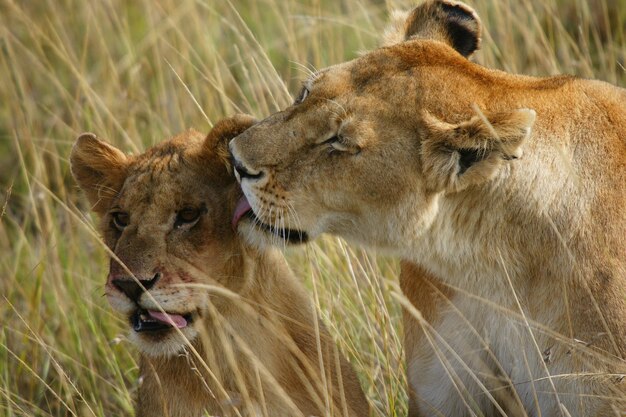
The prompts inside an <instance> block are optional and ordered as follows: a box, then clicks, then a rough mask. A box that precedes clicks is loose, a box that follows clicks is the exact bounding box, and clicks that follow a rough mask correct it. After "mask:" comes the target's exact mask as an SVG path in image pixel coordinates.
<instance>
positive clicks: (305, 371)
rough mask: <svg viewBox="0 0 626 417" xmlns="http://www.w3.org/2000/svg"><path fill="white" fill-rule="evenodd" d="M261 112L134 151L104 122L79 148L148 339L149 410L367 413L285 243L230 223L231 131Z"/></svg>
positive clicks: (84, 179) (115, 276) (112, 291)
mask: <svg viewBox="0 0 626 417" xmlns="http://www.w3.org/2000/svg"><path fill="white" fill-rule="evenodd" d="M253 122H254V120H253V119H252V118H251V117H248V116H242V115H240V116H235V117H233V118H229V119H225V120H223V121H221V122H219V123H218V124H217V125H216V126H215V127H214V129H213V130H212V131H211V133H209V135H208V136H207V137H205V136H204V135H202V134H200V133H198V132H195V131H193V130H189V131H187V132H184V133H182V134H180V135H178V136H175V137H174V138H171V139H168V140H165V141H163V142H161V143H160V144H158V145H156V146H154V147H152V148H150V149H148V150H147V151H146V152H145V153H143V154H140V155H135V156H128V155H125V154H124V153H122V152H121V151H119V150H118V149H116V148H114V147H113V146H111V145H109V144H107V143H105V142H103V141H101V140H99V139H98V138H96V136H95V135H93V134H83V135H81V136H80V137H79V138H78V140H77V141H76V144H75V146H74V148H73V150H72V155H71V166H72V172H73V174H74V176H75V178H76V180H77V181H78V183H79V185H80V187H81V188H82V189H83V190H84V191H85V193H86V194H87V197H88V199H89V202H90V204H91V207H92V209H93V210H94V211H95V212H96V213H98V214H99V216H100V217H101V223H100V229H101V232H102V235H103V238H104V241H105V243H106V245H107V246H108V248H109V250H110V251H111V253H112V259H111V263H110V268H109V274H108V277H107V280H106V286H105V291H106V295H107V297H108V299H109V301H110V304H111V306H112V307H113V308H114V309H115V310H116V311H117V312H118V313H120V314H121V315H123V316H124V317H125V319H126V320H127V321H128V326H129V329H128V330H129V338H130V340H131V341H133V342H134V344H135V345H136V346H137V347H138V348H139V351H140V352H141V369H140V373H141V381H142V382H141V385H140V388H139V392H138V396H137V407H136V414H137V416H138V417H157V416H165V415H167V416H172V417H174V416H180V417H183V416H184V417H193V416H200V415H204V412H205V411H208V412H209V413H210V415H220V416H231V415H233V416H234V415H243V416H258V415H262V414H259V412H261V411H260V410H264V411H263V412H264V413H267V415H269V416H284V417H291V416H310V415H333V416H354V417H361V416H366V415H367V414H368V405H367V401H366V400H365V397H364V395H363V392H362V391H361V388H360V386H359V384H358V381H357V377H356V374H355V372H354V370H353V369H352V367H351V366H350V365H349V364H348V362H347V361H346V360H345V358H344V357H343V356H342V355H341V354H339V353H337V352H336V351H335V350H336V346H335V345H334V343H333V342H332V340H331V338H330V335H329V334H328V332H327V331H326V329H325V328H324V327H323V326H322V327H321V328H320V329H319V334H320V341H319V343H320V347H321V348H320V351H321V353H322V358H319V357H318V350H317V348H314V347H315V346H317V344H318V341H317V339H316V336H315V334H316V324H315V323H317V322H318V321H317V319H316V318H315V316H314V315H315V309H314V307H313V305H312V303H311V302H310V300H309V298H308V297H307V294H306V293H305V291H304V290H303V287H302V285H301V284H300V283H299V281H298V280H297V279H295V278H294V277H293V276H292V273H291V271H290V270H289V268H288V266H287V264H286V263H285V260H284V259H283V257H282V255H281V254H280V253H279V252H277V251H276V250H273V249H267V250H256V249H255V248H252V247H250V246H249V245H247V244H245V243H243V242H241V240H240V239H239V237H238V235H237V232H236V230H234V229H233V228H232V226H231V218H232V215H233V211H234V209H235V205H236V202H237V201H238V200H239V198H240V196H241V191H240V189H239V187H238V185H237V184H236V182H235V179H234V176H233V175H232V172H231V168H230V166H229V163H228V161H229V156H228V152H227V149H226V143H227V141H228V140H229V139H231V138H232V137H234V136H236V135H237V134H239V133H241V132H243V131H244V130H245V129H246V128H247V127H249V126H250V125H251V124H252V123H253ZM320 363H324V366H325V368H324V369H320V366H319V364H320ZM321 372H324V375H323V376H322V373H321ZM323 381H327V383H323ZM263 415H264V414H263Z"/></svg>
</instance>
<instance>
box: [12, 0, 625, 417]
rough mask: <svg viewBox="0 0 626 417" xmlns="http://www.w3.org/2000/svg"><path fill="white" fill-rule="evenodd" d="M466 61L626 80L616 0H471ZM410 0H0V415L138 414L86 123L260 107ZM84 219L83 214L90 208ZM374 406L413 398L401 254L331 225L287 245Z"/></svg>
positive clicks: (129, 130)
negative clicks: (312, 239)
mask: <svg viewBox="0 0 626 417" xmlns="http://www.w3.org/2000/svg"><path fill="white" fill-rule="evenodd" d="M470 3H471V4H472V5H473V6H475V7H476V8H477V10H478V12H479V14H480V15H481V17H482V18H483V22H484V25H485V28H486V32H487V33H486V34H485V36H484V43H483V49H482V51H481V52H480V53H479V54H478V56H477V58H476V59H477V60H478V61H479V62H480V63H482V64H484V65H487V66H490V67H497V68H502V69H505V70H507V71H512V72H518V73H525V74H532V75H552V74H557V73H562V72H565V73H572V74H576V75H580V76H583V77H594V78H599V79H603V80H606V81H609V82H612V83H616V84H618V85H621V86H624V85H626V70H625V69H624V66H626V63H625V62H626V0H593V1H591V0H589V1H587V0H545V1H542V0H476V1H473V2H470ZM411 5H413V3H411V2H404V1H403V2H394V1H388V2H384V1H380V0H378V1H375V0H363V1H351V0H262V1H252V0H251V1H239V2H235V1H233V2H228V1H209V0H198V1H195V0H163V1H158V2H153V1H148V0H143V1H133V2H125V1H120V0H112V1H106V2H105V1H102V2H97V1H92V2H88V1H72V0H57V1H53V0H41V1H37V2H35V1H31V2H27V1H21V2H18V1H11V0H0V80H1V82H0V222H1V226H0V322H1V323H2V326H1V328H0V416H71V415H75V416H113V415H122V414H128V413H131V410H132V397H133V394H134V391H135V389H136V386H137V376H138V375H137V374H138V372H137V365H136V362H135V351H134V349H133V347H132V346H131V345H130V344H129V343H128V342H127V341H126V339H125V336H124V323H123V321H122V320H121V319H120V318H119V317H117V316H116V315H114V314H112V313H111V311H110V310H109V308H108V306H107V303H106V300H105V299H104V298H103V297H102V294H103V284H104V279H105V275H106V257H105V254H104V250H103V248H102V245H101V243H100V242H99V240H98V238H97V234H96V233H95V232H94V230H93V226H92V225H93V224H95V219H94V218H92V217H90V216H89V214H87V205H86V201H85V200H84V197H83V196H82V195H81V194H80V193H79V192H78V189H77V187H76V185H75V184H74V182H73V181H72V179H71V175H70V174H69V168H68V161H67V157H68V154H69V149H70V146H71V144H72V142H73V140H74V138H76V136H77V135H78V134H79V133H80V132H82V131H93V132H96V133H97V134H98V136H100V137H103V138H106V139H107V140H109V141H110V142H112V143H114V144H115V145H116V146H118V147H120V148H122V149H124V150H127V151H129V152H137V151H139V150H142V149H145V147H147V146H149V145H152V144H154V143H156V142H158V141H160V140H162V139H164V138H166V137H168V136H170V135H172V134H174V133H176V132H178V131H180V130H183V129H184V128H186V127H194V128H196V129H198V130H205V131H208V130H209V129H210V127H211V125H212V123H214V122H215V121H217V120H219V119H220V118H221V117H223V116H225V115H229V114H232V113H234V112H247V113H252V114H254V115H256V116H257V117H263V116H265V115H268V114H269V113H271V112H273V111H275V110H277V109H279V108H281V107H283V106H285V105H286V104H287V103H289V102H290V101H291V98H290V93H295V92H296V91H297V89H298V88H297V86H298V84H299V82H300V80H302V79H303V78H304V77H305V76H306V74H307V73H308V71H309V70H312V69H315V68H322V67H325V66H328V65H332V64H335V63H339V62H342V61H345V60H347V59H351V58H353V57H355V56H357V55H358V53H359V51H362V50H367V49H371V48H373V47H375V46H376V45H377V44H378V40H379V34H380V33H381V31H382V30H383V28H384V26H385V23H386V19H387V16H388V13H389V11H390V10H392V9H394V8H403V9H406V8H409V7H411ZM85 216H87V217H85ZM288 257H289V259H290V261H291V264H292V266H293V267H294V270H295V271H296V272H297V273H298V275H299V276H301V277H302V278H303V279H305V280H306V282H307V284H308V286H309V288H310V289H311V294H312V297H315V299H316V302H317V303H318V304H319V306H320V307H321V309H320V312H321V315H322V317H323V318H324V319H325V321H326V322H327V323H328V325H329V328H330V329H331V332H332V334H333V335H334V336H335V338H336V340H337V342H338V344H339V345H340V346H341V348H342V349H343V351H344V352H345V353H346V354H347V355H348V356H349V357H350V359H351V360H352V362H353V364H354V366H355V367H356V369H357V371H358V373H359V375H360V376H361V378H362V382H363V385H364V388H365V389H366V393H367V395H368V397H369V398H370V399H371V401H372V403H373V404H374V405H375V406H376V415H379V416H396V415H398V416H401V415H404V414H405V413H406V394H405V389H406V387H405V385H406V381H405V378H404V375H403V372H402V369H403V365H402V363H403V357H402V346H401V339H402V330H401V322H400V308H399V305H398V303H397V302H394V301H393V296H394V294H397V293H399V289H398V288H397V282H396V276H397V274H398V269H399V268H398V266H397V264H396V262H395V261H393V260H389V259H383V258H380V257H377V256H375V255H374V254H372V253H369V254H366V253H365V252H363V251H361V250H360V249H355V248H351V247H349V246H346V245H345V244H344V243H342V242H341V241H339V240H336V239H330V238H328V239H325V240H323V241H322V242H320V243H318V244H315V245H310V246H309V247H308V248H307V249H306V250H301V249H299V250H292V251H289V252H288Z"/></svg>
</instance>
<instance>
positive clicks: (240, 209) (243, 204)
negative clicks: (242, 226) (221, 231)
mask: <svg viewBox="0 0 626 417" xmlns="http://www.w3.org/2000/svg"><path fill="white" fill-rule="evenodd" d="M250 210H252V207H250V203H248V200H247V199H246V196H245V195H244V196H241V198H240V199H239V201H238V202H237V207H235V213H234V214H233V220H232V222H231V224H232V226H233V229H236V228H237V224H239V220H241V218H242V217H243V216H244V215H245V214H246V213H247V212H249V211H250Z"/></svg>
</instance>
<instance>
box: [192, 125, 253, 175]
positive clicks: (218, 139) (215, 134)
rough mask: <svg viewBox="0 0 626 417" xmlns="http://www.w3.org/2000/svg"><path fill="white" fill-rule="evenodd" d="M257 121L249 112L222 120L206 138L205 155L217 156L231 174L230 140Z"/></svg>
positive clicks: (211, 157)
mask: <svg viewBox="0 0 626 417" xmlns="http://www.w3.org/2000/svg"><path fill="white" fill-rule="evenodd" d="M256 122H257V120H256V119H255V118H254V117H252V116H250V115H247V114H236V115H234V116H231V117H227V118H225V119H222V120H220V121H219V122H217V123H216V124H215V126H213V129H211V131H210V132H209V134H208V135H207V137H206V139H205V140H204V146H203V154H204V155H203V157H207V156H209V157H210V158H209V159H213V158H217V159H218V161H219V163H220V164H222V166H223V167H224V168H225V169H226V170H227V171H228V172H229V174H232V172H231V171H232V166H231V162H230V153H229V152H228V142H230V140H231V139H233V138H234V137H235V136H238V135H240V134H241V133H243V132H244V131H245V130H246V129H248V128H249V127H250V126H252V125H253V124H255V123H256Z"/></svg>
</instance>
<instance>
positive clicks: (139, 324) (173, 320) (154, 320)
mask: <svg viewBox="0 0 626 417" xmlns="http://www.w3.org/2000/svg"><path fill="white" fill-rule="evenodd" d="M192 321H193V317H192V314H191V313H188V314H183V315H181V314H172V313H161V312H160V311H154V310H143V309H139V310H137V311H135V312H134V313H133V315H131V316H130V325H131V326H132V328H133V330H135V331H136V332H158V331H162V330H171V329H172V328H173V327H178V328H179V329H182V328H184V327H187V326H188V325H189V324H191V322H192Z"/></svg>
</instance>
